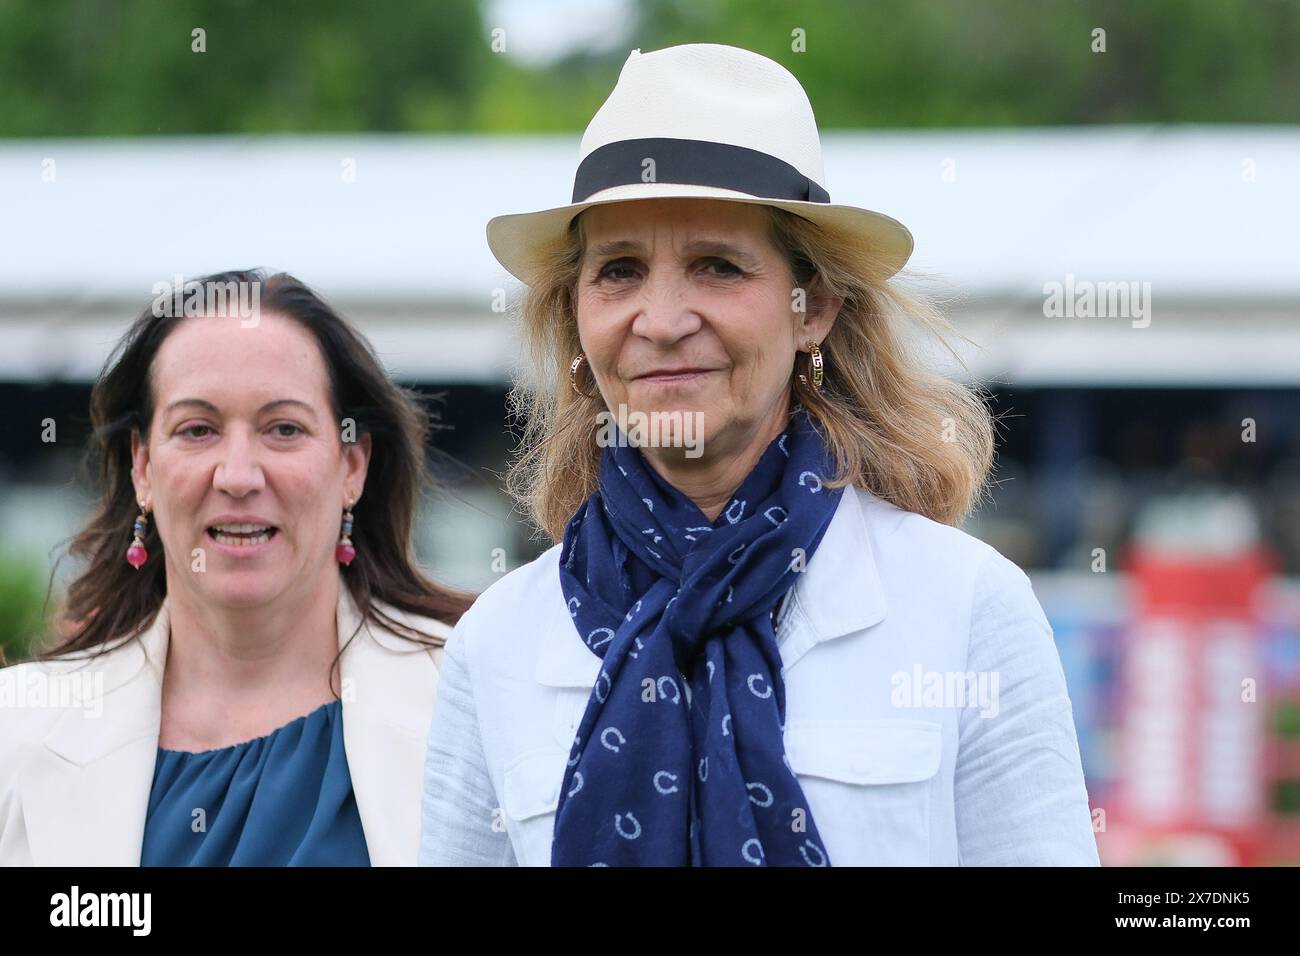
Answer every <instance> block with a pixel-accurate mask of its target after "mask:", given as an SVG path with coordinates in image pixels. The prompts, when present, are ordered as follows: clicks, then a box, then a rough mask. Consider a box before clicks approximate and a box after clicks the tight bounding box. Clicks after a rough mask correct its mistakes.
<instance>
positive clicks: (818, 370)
mask: <svg viewBox="0 0 1300 956" xmlns="http://www.w3.org/2000/svg"><path fill="white" fill-rule="evenodd" d="M804 344H805V345H807V346H808V367H809V368H810V369H812V385H811V386H810V385H809V384H808V376H807V375H805V374H804V373H803V372H800V373H799V381H800V382H801V383H802V384H803V387H804V388H811V389H812V391H814V392H816V393H817V394H819V395H820V394H821V390H822V380H823V378H824V377H825V371H826V363H825V361H824V360H823V359H822V350H821V348H820V346H818V345H817V343H816V342H814V341H813V340H812V339H809V340H808V341H807V342H805V343H804Z"/></svg>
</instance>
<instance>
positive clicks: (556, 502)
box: [506, 206, 994, 541]
mask: <svg viewBox="0 0 1300 956" xmlns="http://www.w3.org/2000/svg"><path fill="white" fill-rule="evenodd" d="M760 208H762V209H764V210H766V211H767V212H768V213H769V214H770V222H771V237H772V240H773V242H774V243H775V245H776V246H777V248H778V249H780V250H781V251H782V252H783V253H784V254H785V255H786V257H787V260H788V261H789V264H790V267H791V272H792V274H793V275H794V278H795V282H796V287H804V288H807V287H808V286H809V284H815V286H816V290H817V294H818V295H830V296H841V297H843V299H844V304H843V307H842V308H841V309H840V311H839V316H838V318H837V319H836V320H835V322H834V324H833V326H832V327H831V330H830V332H829V334H828V335H827V336H826V339H825V341H823V342H822V343H821V350H822V356H823V359H824V360H825V363H826V370H825V378H824V382H823V389H822V391H821V392H820V393H812V392H811V391H809V390H807V389H805V388H802V387H796V385H795V382H796V375H795V374H794V372H798V371H800V369H799V368H797V367H796V368H795V369H794V370H793V372H792V374H791V379H790V388H791V396H790V399H791V402H790V407H791V409H792V410H794V409H796V408H797V407H798V406H799V405H800V404H801V405H802V407H804V408H806V409H807V410H808V412H809V413H810V414H811V415H812V416H813V417H814V418H815V419H816V420H817V422H818V423H819V425H820V428H821V431H822V433H823V434H824V435H825V436H826V440H827V444H828V446H829V448H830V450H831V452H832V453H833V455H834V459H835V462H836V466H837V472H836V474H835V476H834V478H833V479H831V480H829V481H827V482H826V484H827V486H829V487H832V488H838V487H844V486H846V485H855V486H857V487H860V488H862V489H865V490H867V491H870V492H871V493H873V494H875V495H877V496H879V497H880V498H883V499H885V500H886V501H889V502H891V503H892V504H894V505H897V506H898V507H899V508H902V509H903V510H905V511H912V512H916V513H918V514H922V515H925V516H926V517H928V518H932V519H934V520H935V521H940V522H943V523H944V524H957V523H958V522H960V521H961V520H962V519H963V518H964V517H965V516H966V515H967V514H968V513H969V511H970V510H971V509H972V508H973V507H974V506H975V505H976V504H978V503H979V500H980V498H981V496H982V494H983V490H984V483H985V480H986V479H987V477H988V474H989V471H990V469H991V468H992V464H993V454H994V426H993V418H992V416H991V415H990V413H989V410H988V407H987V405H986V404H985V402H984V400H983V397H982V396H981V395H980V393H979V392H978V391H977V390H976V389H974V388H972V387H969V386H966V385H963V384H961V383H958V382H954V381H951V380H950V379H947V378H945V377H943V376H942V375H939V374H936V373H934V372H931V371H928V370H926V369H925V368H924V367H923V364H922V363H921V362H920V361H919V359H918V357H917V356H916V355H915V354H914V353H913V351H912V349H911V348H909V346H908V344H907V343H906V342H905V334H904V333H905V332H906V331H908V329H907V326H908V324H909V323H911V324H915V325H917V326H919V327H921V328H923V329H928V330H929V331H931V332H933V333H934V334H935V335H936V336H937V337H938V338H939V339H940V341H943V337H944V334H945V333H955V330H954V329H953V328H952V326H951V324H949V323H948V322H947V321H946V320H945V319H944V318H943V317H942V315H941V314H940V313H939V311H938V310H937V308H935V306H934V305H932V304H931V303H930V302H929V301H927V300H926V299H924V298H922V297H921V296H919V295H916V294H912V293H908V292H906V291H904V290H903V289H901V288H899V287H898V286H897V285H896V284H894V283H891V282H890V281H888V280H887V279H885V278H884V277H882V276H881V275H880V274H879V270H878V268H877V267H876V266H875V262H874V256H873V255H872V250H871V249H870V247H869V246H868V245H866V244H865V243H864V242H862V241H860V240H857V239H856V238H855V237H854V236H853V235H850V234H847V233H843V232H841V231H839V230H834V231H833V230H831V229H827V228H824V227H822V226H819V225H816V224H814V223H812V222H811V221H809V220H807V219H804V218H802V217H800V216H797V215H794V214H793V213H789V212H786V211H785V210H783V209H778V208H776V207H773V206H761V207H760ZM581 220H582V216H581V215H579V216H577V217H576V218H575V219H574V221H573V222H572V223H570V227H569V230H568V232H567V233H566V234H565V236H564V237H563V238H562V239H561V240H560V241H558V242H557V243H555V244H554V245H553V246H551V247H550V248H548V249H546V250H544V251H543V253H542V256H541V258H540V260H539V262H538V266H539V268H538V271H537V273H536V278H535V280H534V282H533V284H532V286H531V287H530V288H529V289H528V290H527V291H526V293H525V295H524V299H523V303H522V307H521V311H520V318H521V321H522V332H523V337H524V342H525V345H526V348H527V354H528V357H529V359H530V363H531V371H532V373H533V380H532V381H526V380H523V379H517V380H516V382H515V384H514V386H513V388H512V389H511V391H510V397H509V406H510V410H511V413H512V415H513V416H515V417H516V418H518V419H522V421H523V436H522V441H521V442H520V446H519V449H518V453H517V457H516V458H515V460H514V461H513V462H512V464H511V467H510V471H509V474H508V475H507V479H506V487H507V490H508V491H509V492H510V494H511V496H512V497H513V498H514V499H515V501H516V502H517V503H518V504H519V506H520V507H521V508H523V509H524V510H525V511H526V513H527V514H528V515H529V516H530V517H531V518H532V520H533V521H534V522H535V523H536V524H537V526H538V527H539V528H540V529H541V530H542V531H543V532H544V533H545V534H546V535H547V536H549V537H550V539H551V540H552V541H559V540H560V539H561V538H562V537H563V534H564V526H565V524H566V523H567V522H568V520H569V518H570V517H572V515H573V514H574V513H575V512H576V511H577V510H578V508H579V507H580V506H581V505H582V503H583V502H584V501H586V500H587V498H589V497H590V496H591V495H592V493H593V492H594V491H595V490H596V485H597V477H598V465H599V461H600V454H601V448H600V447H599V446H598V445H597V443H596V437H595V425H596V422H597V418H596V415H597V414H598V413H599V412H602V411H605V406H604V401H603V399H602V398H601V396H600V394H599V393H596V394H595V395H594V397H591V398H587V397H584V396H580V395H578V394H577V393H576V392H575V391H574V390H573V389H572V388H571V387H570V383H569V363H570V361H571V360H572V359H573V357H574V356H575V355H576V354H577V353H578V352H579V351H580V350H581V345H580V343H579V339H578V325H577V312H576V307H575V306H576V302H575V293H576V287H577V279H578V275H579V271H580V269H581V263H582V257H583V252H584V248H585V237H584V232H583V226H582V222H581ZM814 279H815V280H816V282H815V283H814ZM809 294H810V295H811V294H812V293H811V292H810V293H809ZM945 344H946V343H945ZM796 364H797V363H796ZM805 374H807V373H806V371H805Z"/></svg>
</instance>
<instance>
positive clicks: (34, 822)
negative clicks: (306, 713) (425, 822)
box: [0, 587, 451, 866]
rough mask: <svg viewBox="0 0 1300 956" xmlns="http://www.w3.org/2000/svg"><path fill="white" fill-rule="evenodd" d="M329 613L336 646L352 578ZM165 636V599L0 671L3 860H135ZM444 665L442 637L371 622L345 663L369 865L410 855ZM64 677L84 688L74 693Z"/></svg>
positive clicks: (350, 621)
mask: <svg viewBox="0 0 1300 956" xmlns="http://www.w3.org/2000/svg"><path fill="white" fill-rule="evenodd" d="M378 607H379V608H380V609H381V610H383V611H384V612H385V613H386V614H388V616H389V617H392V618H394V619H395V620H398V621H401V622H402V623H403V624H406V625H408V626H410V627H413V628H416V629H417V630H420V631H423V632H424V633H426V634H432V635H441V636H443V637H446V636H448V635H450V633H451V628H450V627H449V626H447V625H446V624H443V623H442V622H440V621H437V620H434V619H432V618H427V617H422V616H419V615H414V614H409V613H407V612H404V611H400V610H398V609H396V608H394V607H391V606H389V605H387V604H384V603H382V602H380V603H378ZM337 620H338V633H339V643H340V646H342V645H343V644H344V643H346V642H347V640H348V637H349V636H350V635H351V634H352V632H353V631H354V630H356V628H357V625H358V624H359V623H360V612H359V611H358V609H357V606H356V603H355V602H354V601H353V599H352V596H351V594H350V593H349V591H348V589H347V588H346V587H340V588H339V601H338V612H337ZM170 634H171V628H170V611H169V607H168V603H167V601H165V600H164V602H163V605H162V608H161V609H160V610H159V612H158V614H157V615H156V616H155V618H154V622H153V624H152V625H151V626H150V627H149V628H148V629H147V630H146V631H144V632H143V633H142V634H141V636H140V638H139V639H138V640H130V641H125V642H122V643H119V644H118V645H117V646H115V647H114V648H113V649H112V650H110V651H108V652H105V653H104V654H103V655H102V656H100V657H98V658H92V657H86V656H82V657H80V658H77V657H69V658H63V659H60V660H57V661H51V662H46V663H40V662H27V663H22V664H17V665H14V666H12V667H8V668H5V669H3V670H0V866H32V865H35V866H138V865H139V864H140V850H141V845H142V843H143V840H144V826H145V811H146V809H147V806H148V802H149V792H150V788H151V786H152V784H153V772H154V760H155V757H156V756H157V748H158V736H159V727H160V722H161V714H162V676H163V667H164V664H165V663H166V660H167V645H168V640H169V638H170ZM441 664H442V648H436V649H433V650H429V649H425V648H421V647H420V646H419V645H417V644H416V643H414V642H412V641H408V640H406V639H404V638H402V637H399V636H398V635H397V634H395V633H393V632H392V631H391V630H389V629H387V628H381V627H377V626H375V625H374V624H370V623H368V624H367V625H366V627H364V628H363V629H362V630H361V631H360V633H358V634H357V636H356V637H355V638H354V639H353V640H352V641H351V643H350V644H348V646H347V648H346V650H344V652H343V655H342V657H341V658H340V661H339V666H340V670H341V677H342V684H341V686H342V699H343V743H344V750H345V752H346V753H347V758H348V769H349V771H350V773H351V776H352V787H353V791H354V793H355V794H356V801H357V809H358V811H359V812H360V816H361V826H362V829H363V831H364V832H365V837H366V846H367V849H368V850H369V854H370V862H371V864H372V865H374V866H394V865H398V866H403V865H414V864H415V862H416V855H417V850H418V847H419V842H420V802H419V801H420V779H421V772H422V768H423V764H424V743H425V737H426V735H427V732H428V729H429V721H430V718H431V716H432V713H433V704H434V698H435V695H436V693H437V686H438V677H439V671H440V669H441ZM74 675H79V676H74ZM71 688H81V689H82V690H83V691H86V692H88V694H89V696H88V697H83V699H82V700H81V701H80V702H79V703H78V702H76V701H74V700H73V698H72V697H71V696H70V694H71V693H73V692H72V691H71V690H70V689H71ZM70 701H72V702H71V703H70Z"/></svg>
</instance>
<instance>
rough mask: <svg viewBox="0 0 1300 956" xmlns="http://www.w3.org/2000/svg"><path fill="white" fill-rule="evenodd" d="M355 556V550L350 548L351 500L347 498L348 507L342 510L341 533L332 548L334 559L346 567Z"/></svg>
mask: <svg viewBox="0 0 1300 956" xmlns="http://www.w3.org/2000/svg"><path fill="white" fill-rule="evenodd" d="M356 556H357V549H356V548H354V547H353V546H352V499H351V498H349V499H348V506H347V507H346V508H344V509H343V533H342V534H341V535H340V536H339V543H338V544H336V545H335V546H334V559H335V560H336V561H338V563H339V564H342V565H345V566H346V565H349V564H351V563H352V559H353V558H355V557H356Z"/></svg>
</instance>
